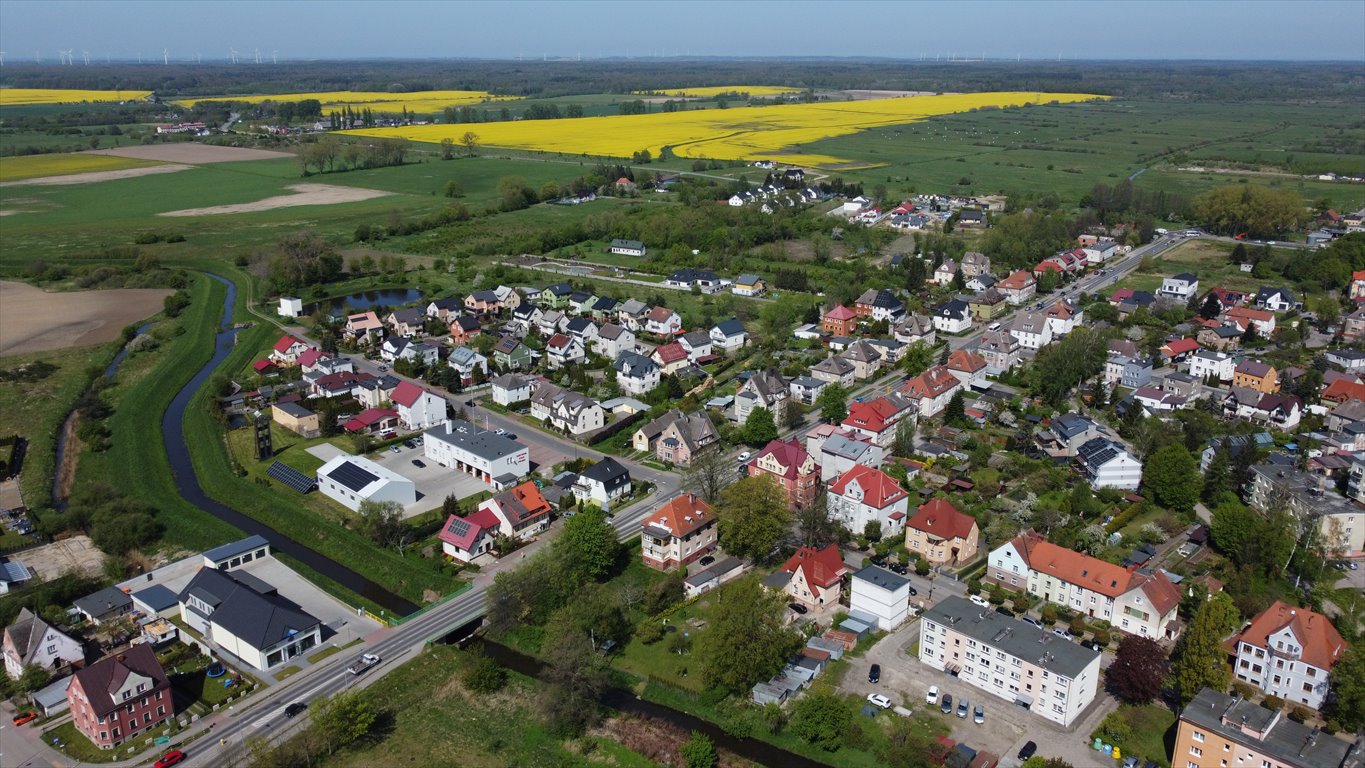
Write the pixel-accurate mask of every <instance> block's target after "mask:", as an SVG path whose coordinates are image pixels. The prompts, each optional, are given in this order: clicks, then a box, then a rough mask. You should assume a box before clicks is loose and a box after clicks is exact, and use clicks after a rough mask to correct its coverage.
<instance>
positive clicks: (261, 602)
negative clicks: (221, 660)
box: [180, 568, 321, 649]
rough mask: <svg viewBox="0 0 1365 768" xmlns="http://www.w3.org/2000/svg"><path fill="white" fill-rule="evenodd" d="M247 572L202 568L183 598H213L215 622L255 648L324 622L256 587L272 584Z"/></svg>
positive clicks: (265, 646)
mask: <svg viewBox="0 0 1365 768" xmlns="http://www.w3.org/2000/svg"><path fill="white" fill-rule="evenodd" d="M248 575H249V574H245V573H242V572H236V573H229V572H227V571H219V570H215V569H213V568H201V569H200V570H199V572H198V573H196V574H195V575H194V578H193V579H190V583H189V584H187V585H185V589H184V590H182V591H181V593H180V599H181V600H182V601H183V600H185V598H187V597H188V596H189V595H190V594H191V593H193V594H195V595H196V596H200V597H201V598H202V597H204V596H207V597H209V598H211V599H207V600H205V602H207V603H209V604H211V605H214V604H216V607H215V608H214V610H213V612H212V614H211V615H210V619H211V620H212V621H213V623H214V624H217V625H219V626H221V627H222V628H223V629H225V630H227V631H228V632H229V633H231V634H232V635H233V636H235V637H237V638H239V639H241V640H243V641H244V642H246V643H247V644H249V645H250V646H252V647H253V648H256V649H265V648H269V647H271V646H273V645H275V644H277V643H279V642H281V641H283V640H286V639H288V638H289V637H292V636H293V635H295V634H301V633H304V632H309V631H311V630H312V629H313V628H314V627H316V626H317V625H318V624H320V623H321V622H319V621H318V620H317V618H315V617H314V616H312V615H310V614H309V613H307V612H306V611H304V610H303V609H302V608H300V607H299V606H298V605H295V604H294V603H292V602H290V601H289V600H286V599H285V598H283V597H280V596H279V595H278V594H274V593H273V592H272V593H270V594H262V593H261V592H259V591H257V589H258V588H260V587H261V586H265V587H269V585H268V584H264V582H261V581H260V580H259V579H254V578H253V579H247V578H244V577H246V576H248ZM269 588H270V589H272V590H273V587H269Z"/></svg>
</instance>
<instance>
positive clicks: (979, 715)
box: [972, 704, 986, 725]
mask: <svg viewBox="0 0 1365 768" xmlns="http://www.w3.org/2000/svg"><path fill="white" fill-rule="evenodd" d="M972 722H973V723H976V724H977V725H981V724H982V723H984V722H986V708H985V707H983V706H981V705H980V704H977V705H976V709H974V710H972Z"/></svg>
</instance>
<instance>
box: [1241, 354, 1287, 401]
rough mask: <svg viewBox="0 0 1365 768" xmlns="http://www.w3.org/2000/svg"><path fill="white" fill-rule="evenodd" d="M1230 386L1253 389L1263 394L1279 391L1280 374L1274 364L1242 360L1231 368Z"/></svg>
mask: <svg viewBox="0 0 1365 768" xmlns="http://www.w3.org/2000/svg"><path fill="white" fill-rule="evenodd" d="M1232 386H1234V387H1247V388H1249V389H1254V390H1256V391H1257V392H1260V393H1261V394H1263V395H1269V394H1273V393H1275V392H1279V391H1280V376H1279V372H1277V371H1276V370H1275V366H1273V365H1268V364H1266V363H1263V362H1261V361H1259V360H1250V359H1247V360H1243V361H1242V362H1240V363H1238V364H1237V367H1236V368H1234V369H1232Z"/></svg>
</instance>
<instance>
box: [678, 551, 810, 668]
mask: <svg viewBox="0 0 1365 768" xmlns="http://www.w3.org/2000/svg"><path fill="white" fill-rule="evenodd" d="M709 599H710V600H711V601H712V602H713V603H714V604H715V609H714V610H713V611H712V615H711V626H710V627H708V628H707V630H706V631H705V632H703V633H701V636H700V637H699V638H698V640H697V656H698V657H700V658H701V659H702V660H703V665H704V666H703V669H702V675H703V679H704V680H705V682H706V685H707V686H708V687H712V688H724V689H726V690H729V691H748V690H749V689H750V688H752V687H753V685H754V683H757V682H761V681H763V680H767V679H769V678H771V677H772V676H773V675H775V674H777V673H778V672H780V671H781V670H782V666H783V665H784V664H785V663H786V660H787V657H788V656H790V655H791V654H793V653H795V652H796V651H797V650H798V649H799V648H800V647H801V644H802V642H803V639H802V637H801V635H800V633H798V632H797V631H796V630H794V629H792V628H791V627H788V626H787V622H786V613H787V603H786V600H784V599H783V597H782V594H781V593H773V592H769V591H767V590H766V589H764V588H763V585H761V584H759V582H758V579H757V578H755V577H753V576H746V577H742V578H740V579H737V580H735V581H734V582H731V583H730V584H729V585H727V586H725V587H722V588H721V589H720V590H719V591H717V592H714V593H712V595H711V597H710V598H709Z"/></svg>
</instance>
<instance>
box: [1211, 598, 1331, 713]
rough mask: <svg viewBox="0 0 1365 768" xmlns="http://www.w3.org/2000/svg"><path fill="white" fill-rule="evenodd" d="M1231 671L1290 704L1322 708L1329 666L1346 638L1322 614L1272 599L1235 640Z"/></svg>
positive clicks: (1240, 678) (1329, 672) (1241, 678)
mask: <svg viewBox="0 0 1365 768" xmlns="http://www.w3.org/2000/svg"><path fill="white" fill-rule="evenodd" d="M1235 643H1236V653H1237V661H1236V663H1235V664H1234V665H1233V671H1234V672H1235V673H1236V674H1237V679H1238V680H1244V681H1246V682H1248V683H1251V684H1252V685H1254V686H1256V687H1257V688H1260V689H1261V690H1263V691H1265V692H1266V693H1267V694H1268V695H1270V696H1278V697H1280V698H1282V699H1284V700H1285V701H1289V702H1293V703H1295V704H1306V705H1308V706H1310V707H1312V708H1314V709H1320V708H1321V707H1322V702H1323V699H1324V698H1325V697H1326V696H1327V689H1328V687H1329V686H1328V678H1329V675H1330V674H1331V671H1332V667H1334V666H1336V663H1337V662H1338V661H1340V660H1341V656H1342V654H1343V653H1345V652H1346V641H1345V640H1343V639H1342V637H1341V633H1339V632H1337V629H1336V627H1334V626H1332V622H1331V621H1329V620H1328V618H1327V617H1326V616H1323V615H1322V614H1321V613H1317V612H1315V611H1310V610H1308V609H1307V608H1297V607H1295V606H1292V605H1288V604H1287V603H1284V602H1281V601H1279V600H1276V601H1275V603H1274V604H1273V605H1271V606H1270V607H1269V608H1267V609H1265V610H1264V611H1262V612H1261V613H1260V615H1258V616H1257V617H1256V618H1255V619H1252V621H1251V623H1250V624H1248V625H1247V628H1246V629H1244V630H1242V633H1241V634H1240V635H1238V636H1237V637H1236V638H1235Z"/></svg>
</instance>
